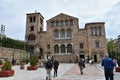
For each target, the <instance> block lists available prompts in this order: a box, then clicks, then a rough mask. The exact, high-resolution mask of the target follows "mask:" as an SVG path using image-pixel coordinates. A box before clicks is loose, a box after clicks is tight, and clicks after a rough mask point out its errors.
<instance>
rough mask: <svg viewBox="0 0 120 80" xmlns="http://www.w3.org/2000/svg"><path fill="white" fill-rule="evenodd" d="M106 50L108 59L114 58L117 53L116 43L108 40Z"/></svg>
mask: <svg viewBox="0 0 120 80" xmlns="http://www.w3.org/2000/svg"><path fill="white" fill-rule="evenodd" d="M107 50H108V54H109V56H110V57H112V58H113V57H115V55H116V53H117V41H116V40H112V39H110V40H108V42H107Z"/></svg>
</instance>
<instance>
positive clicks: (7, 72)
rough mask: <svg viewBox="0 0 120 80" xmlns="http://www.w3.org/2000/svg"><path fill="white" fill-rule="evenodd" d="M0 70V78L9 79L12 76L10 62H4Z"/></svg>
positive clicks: (12, 71)
mask: <svg viewBox="0 0 120 80" xmlns="http://www.w3.org/2000/svg"><path fill="white" fill-rule="evenodd" d="M1 69H2V70H1V71H0V77H9V76H13V75H14V70H12V64H11V62H10V61H6V62H5V63H4V65H3V66H2V68H1Z"/></svg>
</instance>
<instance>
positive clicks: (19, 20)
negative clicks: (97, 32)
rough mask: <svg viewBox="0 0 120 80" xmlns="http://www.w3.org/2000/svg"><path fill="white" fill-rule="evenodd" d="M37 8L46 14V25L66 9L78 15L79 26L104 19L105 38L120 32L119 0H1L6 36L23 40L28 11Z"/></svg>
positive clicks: (31, 11) (65, 11) (68, 12)
mask: <svg viewBox="0 0 120 80" xmlns="http://www.w3.org/2000/svg"><path fill="white" fill-rule="evenodd" d="M35 10H37V12H40V13H41V14H42V15H43V16H44V18H45V19H44V27H46V20H48V19H50V18H52V17H54V16H56V15H58V14H60V13H65V14H68V15H71V16H74V17H77V18H79V27H80V28H84V27H85V24H86V23H90V22H105V29H106V38H117V36H118V35H120V0H0V25H2V24H3V25H4V26H5V28H6V29H5V34H6V36H7V37H10V38H13V39H18V40H24V37H25V29H26V14H27V13H33V12H35ZM44 30H45V28H44Z"/></svg>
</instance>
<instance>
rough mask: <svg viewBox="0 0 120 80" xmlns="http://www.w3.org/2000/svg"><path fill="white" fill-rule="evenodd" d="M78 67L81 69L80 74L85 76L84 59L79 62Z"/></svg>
mask: <svg viewBox="0 0 120 80" xmlns="http://www.w3.org/2000/svg"><path fill="white" fill-rule="evenodd" d="M78 65H79V67H80V73H81V74H83V68H84V61H83V59H82V58H80V61H79V62H78Z"/></svg>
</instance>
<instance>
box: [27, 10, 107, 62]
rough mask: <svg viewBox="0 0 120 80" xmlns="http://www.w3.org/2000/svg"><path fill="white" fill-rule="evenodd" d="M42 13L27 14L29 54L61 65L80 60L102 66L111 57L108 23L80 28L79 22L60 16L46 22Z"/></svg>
mask: <svg viewBox="0 0 120 80" xmlns="http://www.w3.org/2000/svg"><path fill="white" fill-rule="evenodd" d="M43 24H44V17H43V16H42V15H41V13H39V12H36V13H28V14H26V33H25V39H26V41H27V42H28V44H29V46H28V48H29V50H32V51H34V52H36V53H37V55H38V56H39V58H43V59H47V58H48V56H52V57H54V58H57V60H59V61H60V62H69V61H71V62H76V61H78V60H79V58H84V59H85V60H86V61H87V60H88V59H93V60H94V62H99V61H100V60H101V59H102V58H103V56H104V54H106V53H107V45H106V34H105V22H91V23H86V24H85V27H84V28H83V29H80V28H79V23H78V18H76V17H73V16H70V15H67V14H64V13H60V14H58V15H56V16H54V17H52V18H51V19H49V20H47V21H46V24H47V25H46V28H47V30H46V31H43V27H44V25H43Z"/></svg>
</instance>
